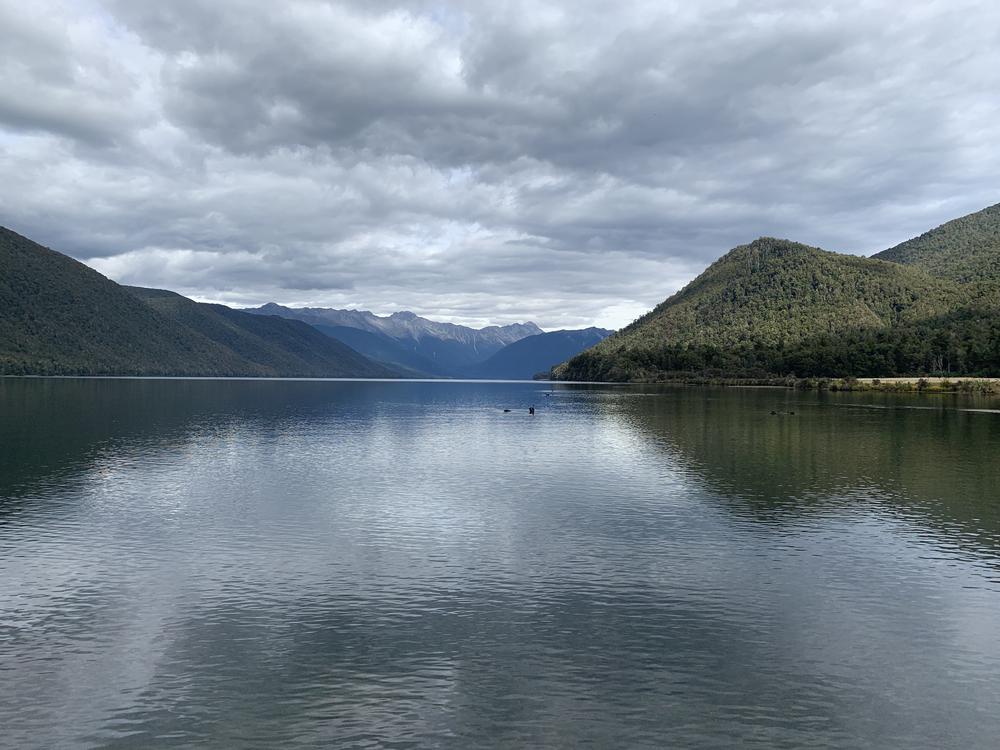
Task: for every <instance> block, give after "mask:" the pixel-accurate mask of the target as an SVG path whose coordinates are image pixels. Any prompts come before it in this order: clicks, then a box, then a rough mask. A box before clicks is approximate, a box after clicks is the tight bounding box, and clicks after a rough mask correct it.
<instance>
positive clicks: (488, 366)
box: [464, 328, 611, 380]
mask: <svg viewBox="0 0 1000 750" xmlns="http://www.w3.org/2000/svg"><path fill="white" fill-rule="evenodd" d="M610 333H611V331H606V330H604V329H603V328H583V329H580V330H566V331H549V332H548V333H539V334H537V335H535V336H528V337H527V338H524V339H521V340H520V341H515V342H514V343H513V344H508V345H507V346H505V347H504V348H503V349H501V350H500V351H498V352H497V353H496V354H494V355H493V356H492V357H490V358H489V359H487V360H486V361H485V362H481V363H480V364H478V365H475V366H474V367H471V368H469V369H468V370H467V371H466V372H465V373H464V374H465V376H466V377H470V378H497V379H501V380H531V378H532V377H534V376H535V375H537V374H538V373H542V372H548V371H549V370H550V369H552V367H554V366H555V365H557V364H559V363H560V362H564V361H565V360H567V359H569V358H570V357H572V356H573V355H574V354H578V353H579V352H582V351H583V350H584V349H586V348H587V347H590V346H593V345H594V344H596V343H597V342H598V341H601V340H603V339H605V338H607V337H608V335H610Z"/></svg>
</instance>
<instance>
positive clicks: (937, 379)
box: [551, 376, 1000, 395]
mask: <svg viewBox="0 0 1000 750" xmlns="http://www.w3.org/2000/svg"><path fill="white" fill-rule="evenodd" d="M551 382H555V383H558V382H566V383H568V382H577V381H559V380H553V381H551ZM595 382H596V381H595ZM611 382H612V383H613V382H615V381H611ZM617 382H618V383H619V384H621V385H628V384H635V385H643V384H645V385H653V384H658V385H694V386H699V385H702V386H704V385H710V386H721V387H726V388H786V389H789V390H802V391H850V392H864V391H869V392H880V393H942V394H943V393H969V394H979V395H1000V378H992V377H989V378H980V377H941V376H933V377H931V376H925V377H921V376H911V377H886V378H852V377H845V378H834V377H823V378H796V377H790V376H789V377H784V378H778V377H775V378H768V377H763V378H726V377H694V376H688V377H675V378H658V379H649V380H627V381H617Z"/></svg>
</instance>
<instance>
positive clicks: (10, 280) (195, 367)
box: [0, 227, 399, 377]
mask: <svg viewBox="0 0 1000 750" xmlns="http://www.w3.org/2000/svg"><path fill="white" fill-rule="evenodd" d="M0 269H2V273H0V374H6V375H29V374H30V375H205V376H265V377H280V376H285V377H398V375H399V373H398V372H397V371H395V370H393V369H391V368H388V367H386V366H385V365H382V364H378V363H375V362H373V361H371V360H369V359H367V358H366V357H364V356H362V355H361V354H359V353H358V352H356V351H354V350H353V349H351V348H350V347H348V346H346V345H345V344H342V343H341V342H339V341H337V340H335V339H332V338H330V337H329V336H326V335H324V334H322V333H321V332H319V331H317V330H316V329H315V328H313V327H311V326H309V325H306V324H305V323H301V322H299V321H292V320H284V319H281V318H262V317H259V316H256V315H248V314H246V313H242V312H239V311H237V310H232V309H230V308H227V307H223V306H222V305H205V304H200V303H197V302H194V301H192V300H189V299H187V298H186V297H181V296H180V295H178V294H174V293H173V292H166V291H160V290H155V289H138V288H133V287H124V286H121V285H119V284H116V283H115V282H113V281H111V280H109V279H107V278H105V277H104V276H102V275H101V274H99V273H98V272H97V271H94V270H93V269H91V268H88V267H87V266H85V265H84V264H82V263H79V262H77V261H75V260H73V259H72V258H69V257H67V256H65V255H62V254H61V253H57V252H55V251H53V250H49V249H47V248H45V247H42V246H41V245H39V244H37V243H35V242H32V241H31V240H29V239H27V238H26V237H22V236H21V235H19V234H17V233H16V232H12V231H10V230H9V229H5V228H2V227H0Z"/></svg>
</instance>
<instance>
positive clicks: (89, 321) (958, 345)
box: [0, 205, 1000, 381]
mask: <svg viewBox="0 0 1000 750" xmlns="http://www.w3.org/2000/svg"><path fill="white" fill-rule="evenodd" d="M0 271H2V273H0V374H87V375H97V374H135V375H223V376H228V375H246V376H303V377H478V378H516V379H521V378H530V377H532V376H533V375H535V374H536V373H538V372H540V371H546V370H548V369H549V368H552V367H553V364H554V363H557V362H560V361H561V360H563V361H562V364H558V365H557V366H555V367H554V368H553V369H552V371H551V372H552V376H553V377H556V378H561V379H572V380H611V381H648V380H668V379H672V378H691V377H695V378H700V379H704V378H762V377H766V378H774V377H785V376H790V375H794V376H798V377H847V376H857V377H863V376H867V377H891V376H907V375H950V376H959V375H990V376H1000V205H997V206H993V207H990V208H987V209H984V210H983V211H979V212H977V213H974V214H970V215H968V216H964V217H962V218H960V219H956V220H954V221H950V222H948V223H946V224H944V225H942V226H940V227H937V228H936V229H932V230H931V231H929V232H927V233H925V234H922V235H920V236H919V237H916V238H914V239H912V240H909V241H907V242H904V243H901V244H900V245H897V246H895V247H893V248H890V249H888V250H885V251H883V252H881V253H878V254H876V255H875V256H873V257H871V258H863V257H860V256H855V255H843V254H839V253H831V252H827V251H825V250H821V249H819V248H815V247H810V246H807V245H802V244H799V243H796V242H792V241H789V240H783V239H774V238H768V237H764V238H760V239H758V240H755V241H753V242H751V243H749V244H747V245H741V246H739V247H737V248H734V249H733V250H731V251H730V252H728V253H726V254H725V255H724V256H723V257H721V258H720V259H719V260H717V261H716V262H715V263H713V264H712V265H711V266H709V268H708V269H706V270H705V271H704V272H703V273H702V274H701V275H700V276H698V277H697V278H696V279H694V281H692V282H691V283H690V284H688V285H687V286H686V287H684V288H683V289H682V290H681V291H679V292H677V293H676V294H674V295H673V296H671V297H670V298H668V299H666V300H665V301H664V302H662V303H661V304H659V305H658V306H657V307H656V308H654V309H653V310H652V311H650V312H649V313H647V314H646V315H644V316H642V317H641V318H639V319H638V320H637V321H635V322H634V323H632V324H631V325H629V326H627V327H626V328H624V329H622V330H621V331H618V332H617V333H614V334H611V335H608V334H609V332H608V331H604V330H601V329H594V328H591V329H585V330H581V331H553V332H549V333H545V332H543V331H542V330H541V329H540V328H538V327H537V326H536V325H535V324H533V323H519V324H514V325H507V326H489V327H487V328H482V329H474V328H468V327H465V326H460V325H454V324H451V323H438V322H435V321H431V320H427V319H426V318H421V317H419V316H417V315H414V314H413V313H411V312H398V313H394V314H392V315H388V316H378V315H375V314H373V313H371V312H366V311H359V310H332V309H324V308H302V309H296V308H288V307H282V306H280V305H276V304H268V305H264V306H263V307H260V308H255V309H253V310H247V311H240V310H233V309H230V308H228V307H224V306H222V305H208V304H202V303H197V302H194V301H192V300H189V299H187V298H185V297H182V296H180V295H178V294H175V293H173V292H168V291H162V290H155V289H139V288H134V287H124V286H120V285H118V284H116V283H114V282H113V281H110V280H109V279H107V278H105V277H104V276H102V275H101V274H99V273H97V272H96V271H94V270H93V269H90V268H88V267H87V266H85V265H83V264H82V263H78V262H77V261H75V260H72V259H71V258H68V257H67V256H65V255H62V254H60V253H57V252H55V251H52V250H49V249H47V248H44V247H42V246H40V245H38V244H36V243H34V242H32V241H31V240H29V239H27V238H25V237H22V236H21V235H19V234H17V233H15V232H12V231H10V230H8V229H3V228H0Z"/></svg>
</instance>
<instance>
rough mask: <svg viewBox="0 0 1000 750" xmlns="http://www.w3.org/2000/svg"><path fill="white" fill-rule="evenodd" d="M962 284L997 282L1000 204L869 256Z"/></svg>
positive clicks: (999, 255)
mask: <svg viewBox="0 0 1000 750" xmlns="http://www.w3.org/2000/svg"><path fill="white" fill-rule="evenodd" d="M872 257H874V258H878V259H879V260H888V261H892V262H894V263H902V264H904V265H910V266H916V267H918V268H922V269H924V270H925V271H927V272H928V273H930V274H932V275H934V276H940V277H941V278H945V279H951V280H953V281H958V282H961V283H969V282H984V281H985V282H1000V204H997V205H995V206H990V207H989V208H985V209H983V210H982V211H977V212H976V213H973V214H969V215H968V216H963V217H961V218H959V219H954V220H953V221H949V222H947V223H945V224H942V225H941V226H939V227H937V228H935V229H932V230H930V231H929V232H925V233H924V234H922V235H920V236H919V237H914V238H913V239H912V240H907V241H906V242H903V243H901V244H899V245H896V246H895V247H891V248H889V249H888V250H883V251H882V252H880V253H877V254H876V255H874V256H872Z"/></svg>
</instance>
